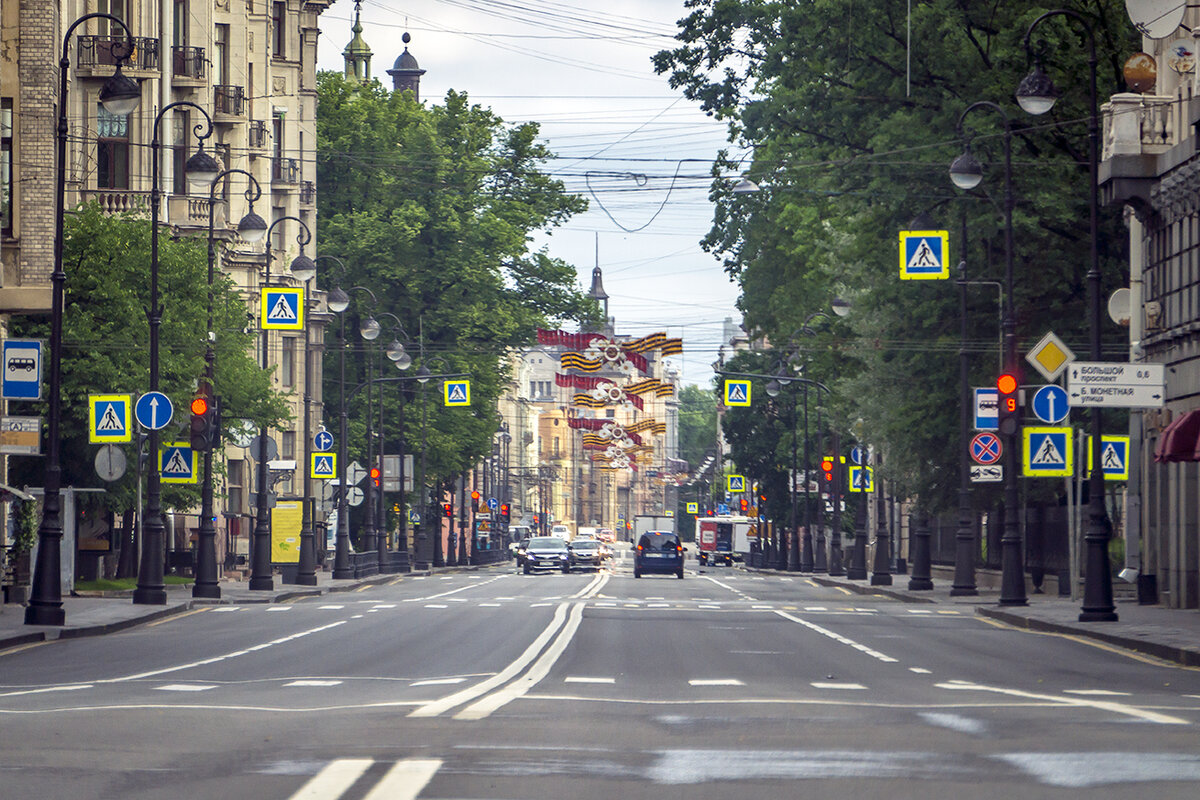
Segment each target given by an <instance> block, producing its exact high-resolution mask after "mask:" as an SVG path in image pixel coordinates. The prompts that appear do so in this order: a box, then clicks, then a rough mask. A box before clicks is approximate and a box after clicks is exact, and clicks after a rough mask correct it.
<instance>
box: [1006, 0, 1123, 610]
mask: <svg viewBox="0 0 1200 800" xmlns="http://www.w3.org/2000/svg"><path fill="white" fill-rule="evenodd" d="M1058 16H1063V17H1067V18H1068V19H1071V20H1074V21H1075V22H1078V23H1079V24H1080V25H1082V26H1083V29H1084V32H1085V33H1086V34H1087V42H1088V79H1089V83H1088V183H1089V185H1088V189H1089V191H1088V222H1089V226H1088V232H1089V234H1090V240H1091V241H1090V257H1089V262H1088V273H1087V300H1088V324H1089V327H1090V335H1089V337H1088V344H1089V355H1090V357H1091V360H1092V361H1100V360H1101V357H1102V355H1103V353H1102V352H1101V341H1100V330H1101V329H1100V326H1101V324H1102V323H1103V320H1104V317H1103V312H1102V303H1101V297H1100V182H1099V170H1100V99H1099V95H1098V93H1097V91H1096V70H1097V65H1098V62H1097V59H1096V36H1095V34H1094V32H1093V31H1092V26H1091V24H1090V23H1089V22H1088V20H1087V18H1086V17H1084V16H1083V15H1082V14H1080V13H1078V12H1076V11H1072V10H1070V9H1065V8H1058V9H1054V10H1053V11H1047V12H1046V13H1044V14H1042V15H1041V16H1040V17H1038V18H1037V19H1035V20H1034V21H1033V23H1032V24H1030V26H1029V29H1028V30H1027V31H1025V52H1026V53H1031V52H1032V50H1031V48H1030V37H1031V36H1032V35H1033V32H1034V30H1035V29H1036V28H1037V27H1038V26H1039V25H1041V24H1042V23H1043V22H1044V21H1046V20H1048V19H1051V18H1052V17H1058ZM1016 96H1017V103H1018V104H1020V106H1021V108H1023V109H1024V110H1025V111H1027V112H1028V113H1030V114H1044V113H1046V112H1047V111H1049V110H1050V109H1051V108H1052V107H1053V106H1054V101H1055V100H1056V99H1057V97H1058V92H1057V90H1056V89H1055V88H1054V83H1053V82H1052V81H1051V80H1050V78H1049V77H1048V76H1047V75H1046V74H1045V73H1044V72H1043V71H1042V69H1041V65H1040V64H1039V63H1037V61H1035V62H1034V69H1033V71H1032V72H1031V73H1030V74H1029V75H1027V76H1026V77H1025V79H1024V80H1022V81H1021V84H1020V86H1019V87H1017V92H1016ZM1103 433H1104V427H1103V418H1102V413H1101V409H1100V407H1099V406H1095V407H1093V408H1092V415H1091V435H1092V441H1093V442H1097V443H1098V442H1101V441H1103V439H1102V436H1103ZM1103 450H1104V448H1102V447H1100V446H1099V444H1097V445H1096V446H1095V447H1093V448H1092V463H1091V464H1090V467H1091V473H1090V475H1089V476H1088V523H1087V529H1086V532H1085V533H1084V537H1083V538H1084V544H1085V557H1084V584H1083V607H1082V609H1081V610H1080V613H1079V621H1080V622H1115V621H1116V620H1117V613H1116V606H1115V605H1114V604H1113V591H1112V575H1111V573H1110V571H1109V570H1110V566H1109V560H1108V540H1109V537H1110V536H1111V534H1112V523H1111V522H1110V520H1109V518H1108V509H1107V508H1106V506H1105V503H1104V462H1103Z"/></svg>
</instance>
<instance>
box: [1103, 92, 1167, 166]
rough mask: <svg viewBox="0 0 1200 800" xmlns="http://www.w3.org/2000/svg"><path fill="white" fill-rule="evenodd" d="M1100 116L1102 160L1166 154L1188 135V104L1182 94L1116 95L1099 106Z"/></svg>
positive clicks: (1126, 93) (1127, 93)
mask: <svg viewBox="0 0 1200 800" xmlns="http://www.w3.org/2000/svg"><path fill="white" fill-rule="evenodd" d="M1101 113H1102V114H1103V116H1104V135H1103V143H1104V152H1103V154H1102V155H1101V156H1100V158H1101V160H1105V159H1109V158H1112V157H1113V156H1141V155H1158V154H1159V153H1165V152H1166V151H1167V150H1170V149H1171V148H1172V147H1174V146H1175V145H1177V144H1179V143H1180V142H1181V141H1183V140H1184V138H1186V137H1187V135H1188V125H1187V119H1186V116H1187V102H1186V101H1185V99H1184V98H1183V96H1182V95H1180V96H1177V97H1166V96H1161V95H1151V94H1132V93H1129V92H1125V93H1121V94H1115V95H1113V96H1112V97H1111V98H1110V100H1109V102H1107V103H1105V104H1104V105H1103V106H1102V107H1101Z"/></svg>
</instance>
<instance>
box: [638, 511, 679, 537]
mask: <svg viewBox="0 0 1200 800" xmlns="http://www.w3.org/2000/svg"><path fill="white" fill-rule="evenodd" d="M647 531H670V532H671V533H675V518H674V517H665V516H656V515H654V514H638V515H637V516H635V517H634V518H633V543H634V544H637V540H638V537H639V536H641V535H642V534H643V533H646V532H647Z"/></svg>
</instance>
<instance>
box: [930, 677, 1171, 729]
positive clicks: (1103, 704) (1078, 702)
mask: <svg viewBox="0 0 1200 800" xmlns="http://www.w3.org/2000/svg"><path fill="white" fill-rule="evenodd" d="M934 685H935V686H936V687H937V688H939V689H954V690H957V691H964V690H965V691H976V692H995V693H997V694H1003V695H1008V696H1010V697H1024V698H1028V699H1030V700H1044V701H1049V702H1052V703H1059V704H1061V705H1066V706H1075V707H1077V708H1094V709H1097V710H1099V711H1109V712H1111V713H1113V714H1121V715H1124V716H1128V717H1133V718H1134V719H1140V720H1144V721H1146V722H1156V723H1158V724H1160V725H1190V724H1191V723H1189V722H1188V721H1187V720H1184V719H1180V718H1179V717H1172V716H1170V715H1168V714H1160V713H1158V712H1157V711H1147V710H1146V709H1144V708H1138V707H1137V706H1131V705H1126V704H1125V703H1118V702H1115V701H1112V700H1085V699H1082V698H1075V697H1063V696H1061V695H1050V694H1037V693H1035V692H1024V691H1021V690H1020V689H1007V688H1005V687H1003V686H984V685H982V684H978V683H968V682H962V681H953V682H950V683H937V684H934Z"/></svg>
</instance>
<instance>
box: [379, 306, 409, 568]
mask: <svg viewBox="0 0 1200 800" xmlns="http://www.w3.org/2000/svg"><path fill="white" fill-rule="evenodd" d="M380 316H381V317H390V318H391V319H392V321H393V322H394V324H395V330H394V331H393V332H392V341H391V343H390V344H388V346H387V347H386V348H385V349H384V355H386V356H387V358H388V361H390V362H391V363H392V364H393V365H394V366H395V367H396V369H397V370H399V371H401V372H403V371H405V370H407V369H408V368H409V367H410V366H412V356H410V355H409V354H408V351H407V350H405V348H404V343H403V342H401V341H400V338H398V337H397V336H396V334H397V333H399V335H400V336H401V337H403V338H404V339H408V338H409V336H408V332H407V331H405V330H404V324H403V323H402V322H401V321H400V318H399V317H397V316H396V315H395V314H393V313H391V312H390V311H383V312H381V313H380ZM376 325H378V322H376ZM376 338H378V334H376ZM382 380H384V381H388V382H391V381H396V380H400V379H397V378H382ZM368 391H369V390H368ZM384 418H385V414H384V405H383V388H382V387H380V389H379V458H378V463H377V465H376V466H377V468H378V469H379V476H380V486H379V491H378V492H377V493H376V497H375V506H374V507H373V509H371V511H370V512H369V513H373V514H374V515H375V518H376V519H375V531H376V550H377V556H378V562H379V571H380V573H383V572H390V571H393V570H392V562H391V559H390V557H389V556H388V525H387V509H386V503H385V497H384V488H383V480H384V455H385V452H386V447H385V444H386V441H387V440H386V438H385V437H384ZM397 419H398V425H399V427H400V435H401V437H403V435H404V395H403V390H401V394H400V406H399V413H398V414H397ZM399 477H400V488H401V492H403V490H404V452H403V450H401V452H400V476H399ZM400 525H401V528H402V529H403V526H404V520H403V518H402V519H401V520H400ZM398 550H400V551H401V552H403V554H404V555H403V556H401V558H402V559H407V555H408V551H407V547H398ZM407 567H408V564H407V561H406V560H405V561H402V562H401V564H400V565H399V568H400V569H406V568H407Z"/></svg>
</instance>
